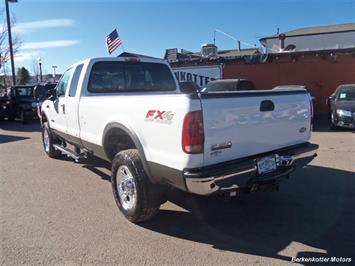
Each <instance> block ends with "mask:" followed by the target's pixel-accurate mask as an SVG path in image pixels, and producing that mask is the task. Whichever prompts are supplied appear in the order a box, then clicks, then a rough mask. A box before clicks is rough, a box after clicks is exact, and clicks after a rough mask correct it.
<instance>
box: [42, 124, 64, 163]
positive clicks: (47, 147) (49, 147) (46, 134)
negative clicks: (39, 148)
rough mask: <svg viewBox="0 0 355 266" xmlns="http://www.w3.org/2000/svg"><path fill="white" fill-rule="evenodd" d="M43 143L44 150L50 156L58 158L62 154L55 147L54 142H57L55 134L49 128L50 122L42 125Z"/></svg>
mask: <svg viewBox="0 0 355 266" xmlns="http://www.w3.org/2000/svg"><path fill="white" fill-rule="evenodd" d="M42 143H43V149H44V152H45V153H46V154H47V155H48V156H49V157H50V158H56V157H59V156H60V155H61V152H60V151H57V150H55V149H54V147H53V144H54V143H55V140H54V138H53V135H52V134H51V132H50V130H49V126H48V123H47V122H45V123H43V127H42Z"/></svg>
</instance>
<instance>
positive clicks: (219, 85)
mask: <svg viewBox="0 0 355 266" xmlns="http://www.w3.org/2000/svg"><path fill="white" fill-rule="evenodd" d="M250 90H255V87H254V84H253V83H252V82H250V81H248V80H239V81H213V82H210V83H208V84H207V85H206V87H204V88H203V89H202V92H216V91H220V92H226V91H250Z"/></svg>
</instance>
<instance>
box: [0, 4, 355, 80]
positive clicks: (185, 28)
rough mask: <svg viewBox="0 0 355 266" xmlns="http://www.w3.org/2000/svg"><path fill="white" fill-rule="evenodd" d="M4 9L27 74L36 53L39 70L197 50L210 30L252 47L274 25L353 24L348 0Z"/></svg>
mask: <svg viewBox="0 0 355 266" xmlns="http://www.w3.org/2000/svg"><path fill="white" fill-rule="evenodd" d="M0 8H1V9H2V10H3V9H4V1H3V0H0ZM10 10H11V16H12V17H13V18H15V20H16V24H15V26H14V28H13V32H14V34H15V35H17V36H18V38H19V39H20V40H21V41H22V46H21V49H20V50H19V52H18V54H17V57H16V60H15V67H16V68H18V67H22V66H24V67H26V68H27V69H28V70H29V71H30V72H33V69H34V67H33V65H34V64H36V62H37V59H38V58H41V60H42V66H43V72H44V73H47V74H50V73H53V69H52V66H54V65H55V66H57V67H58V68H57V73H62V72H63V71H65V69H66V68H67V67H68V66H70V65H71V64H73V63H75V62H77V61H80V60H83V59H85V58H89V57H98V56H117V55H119V54H120V53H121V52H122V51H123V49H124V50H125V51H127V52H135V53H140V54H146V55H150V56H155V57H163V56H164V53H165V49H167V48H179V49H181V48H183V49H186V50H189V51H199V50H200V47H201V44H203V43H211V42H212V43H213V33H214V30H215V29H219V30H222V31H224V32H226V33H228V34H230V35H232V36H234V37H235V38H236V39H238V40H241V41H242V42H243V43H247V44H249V45H254V44H256V46H257V47H258V46H260V43H259V41H258V40H259V38H261V37H263V36H268V35H271V34H275V33H276V32H277V28H279V29H280V32H285V31H289V30H293V29H297V28H301V27H309V26H322V25H329V24H341V23H351V22H355V1H354V0H333V1H332V0H299V1H294V0H293V1H291V0H283V1H281V0H267V1H261V0H249V1H247V0H239V1H238V0H236V1H211V0H210V1H202V0H200V1H199V0H195V1H193V0H192V1H186V0H181V1H173V0H165V1H163V0H160V1H158V0H156V1H148V0H147V1H143V0H141V1H136V0H131V1H118V0H116V1H113V0H111V1H109V0H71V1H69V0H18V2H17V3H10ZM1 14H2V20H4V13H3V12H2V13H1ZM115 28H117V31H118V33H119V35H120V38H121V39H122V42H123V46H121V47H119V48H118V49H117V50H116V51H115V52H114V53H113V54H112V55H109V54H108V52H107V50H106V46H105V37H106V36H107V35H108V34H109V33H110V32H111V31H112V30H114V29H115ZM216 45H217V46H218V49H233V48H236V42H235V41H234V40H233V39H231V38H228V37H227V36H224V35H223V34H220V33H217V34H216ZM242 48H250V46H248V45H246V44H244V45H242Z"/></svg>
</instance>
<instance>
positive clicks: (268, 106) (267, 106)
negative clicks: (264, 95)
mask: <svg viewBox="0 0 355 266" xmlns="http://www.w3.org/2000/svg"><path fill="white" fill-rule="evenodd" d="M274 109H275V104H274V103H273V102H272V101H270V100H264V101H262V102H261V103H260V112H268V111H274Z"/></svg>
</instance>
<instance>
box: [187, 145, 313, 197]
mask: <svg viewBox="0 0 355 266" xmlns="http://www.w3.org/2000/svg"><path fill="white" fill-rule="evenodd" d="M318 147H319V146H318V145H317V144H311V143H305V144H301V145H297V146H292V147H288V148H285V149H281V150H276V151H272V152H268V153H263V154H259V155H256V156H251V157H247V158H242V159H238V160H234V161H230V162H226V163H223V164H216V165H211V166H207V167H202V168H194V169H185V170H184V171H183V176H184V180H185V184H186V188H187V190H188V191H189V192H191V193H194V194H199V195H210V194H214V193H219V192H225V191H233V190H236V189H240V188H245V189H251V188H252V186H253V185H255V184H265V183H271V182H275V181H277V180H278V179H279V178H281V177H285V176H288V175H289V174H290V173H291V172H293V171H294V170H295V169H296V168H298V167H302V166H305V165H307V164H308V163H309V162H311V161H312V160H313V159H314V158H315V157H316V156H317V150H318ZM269 155H275V158H276V163H277V170H276V171H274V172H272V173H268V174H265V175H262V176H259V175H258V172H257V167H256V159H258V158H262V157H265V156H269Z"/></svg>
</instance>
